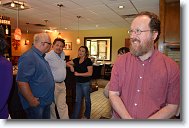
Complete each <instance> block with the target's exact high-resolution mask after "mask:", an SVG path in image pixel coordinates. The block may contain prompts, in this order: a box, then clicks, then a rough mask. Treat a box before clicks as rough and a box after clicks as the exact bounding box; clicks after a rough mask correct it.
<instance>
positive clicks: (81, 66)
mask: <svg viewBox="0 0 189 128" xmlns="http://www.w3.org/2000/svg"><path fill="white" fill-rule="evenodd" d="M88 55H89V51H88V48H87V47H86V46H81V47H80V48H79V50H78V57H77V58H75V59H73V61H69V62H67V66H68V67H70V70H71V71H72V72H74V75H75V77H76V101H75V107H74V112H73V114H72V117H71V118H72V119H79V115H80V111H81V104H82V98H83V97H85V113H84V118H87V119H90V114H91V98H90V81H91V76H92V73H93V66H92V61H91V59H90V58H88Z"/></svg>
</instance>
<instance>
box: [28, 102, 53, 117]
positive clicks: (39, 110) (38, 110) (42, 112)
mask: <svg viewBox="0 0 189 128" xmlns="http://www.w3.org/2000/svg"><path fill="white" fill-rule="evenodd" d="M25 112H26V115H27V118H28V119H50V105H46V106H40V105H39V106H37V107H29V108H27V109H25Z"/></svg>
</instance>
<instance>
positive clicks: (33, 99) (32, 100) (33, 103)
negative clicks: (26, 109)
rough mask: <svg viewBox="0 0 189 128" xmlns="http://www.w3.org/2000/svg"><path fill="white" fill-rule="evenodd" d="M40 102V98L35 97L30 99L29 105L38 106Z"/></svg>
mask: <svg viewBox="0 0 189 128" xmlns="http://www.w3.org/2000/svg"><path fill="white" fill-rule="evenodd" d="M39 104H40V102H39V98H36V97H33V98H32V99H31V100H30V101H29V105H30V106H31V107H37V106H38V105H39Z"/></svg>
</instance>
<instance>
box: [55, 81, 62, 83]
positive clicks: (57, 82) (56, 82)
mask: <svg viewBox="0 0 189 128" xmlns="http://www.w3.org/2000/svg"><path fill="white" fill-rule="evenodd" d="M62 82H64V81H61V82H55V83H62Z"/></svg>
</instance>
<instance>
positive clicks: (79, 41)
mask: <svg viewBox="0 0 189 128" xmlns="http://www.w3.org/2000/svg"><path fill="white" fill-rule="evenodd" d="M80 18H81V16H77V19H78V35H77V39H76V43H77V44H80V43H81V40H80V38H79V19H80Z"/></svg>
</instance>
